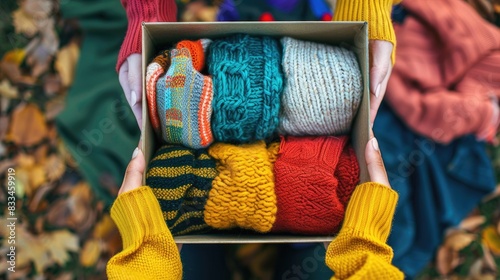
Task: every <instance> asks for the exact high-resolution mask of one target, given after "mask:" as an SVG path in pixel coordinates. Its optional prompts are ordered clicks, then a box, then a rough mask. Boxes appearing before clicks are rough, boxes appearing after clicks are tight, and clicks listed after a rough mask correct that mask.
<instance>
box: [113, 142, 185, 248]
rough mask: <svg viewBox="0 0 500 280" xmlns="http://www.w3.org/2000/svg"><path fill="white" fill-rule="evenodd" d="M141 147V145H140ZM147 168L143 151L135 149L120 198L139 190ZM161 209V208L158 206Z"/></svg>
mask: <svg viewBox="0 0 500 280" xmlns="http://www.w3.org/2000/svg"><path fill="white" fill-rule="evenodd" d="M139 146H140V144H139ZM145 168H146V160H145V159H144V154H143V153H142V151H141V149H139V148H135V150H134V153H133V154H132V160H130V163H129V164H128V166H127V170H126V171H125V177H124V178H123V182H122V186H121V187H120V190H119V191H118V196H120V195H122V194H123V193H125V192H130V191H133V190H135V189H138V188H139V187H141V186H142V174H144V169H145ZM158 207H159V206H158ZM177 249H178V250H179V252H180V251H181V249H182V244H180V243H178V244H177Z"/></svg>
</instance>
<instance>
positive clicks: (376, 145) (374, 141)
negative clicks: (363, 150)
mask: <svg viewBox="0 0 500 280" xmlns="http://www.w3.org/2000/svg"><path fill="white" fill-rule="evenodd" d="M371 141H372V147H373V149H375V151H378V150H379V148H378V141H377V138H375V137H373V138H372V140H371Z"/></svg>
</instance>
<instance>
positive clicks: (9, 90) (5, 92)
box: [0, 79, 19, 99]
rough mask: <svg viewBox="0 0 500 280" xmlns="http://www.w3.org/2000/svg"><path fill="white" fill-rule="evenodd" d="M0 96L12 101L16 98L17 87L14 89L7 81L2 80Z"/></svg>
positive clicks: (17, 93) (17, 94)
mask: <svg viewBox="0 0 500 280" xmlns="http://www.w3.org/2000/svg"><path fill="white" fill-rule="evenodd" d="M0 95H1V96H4V97H7V98H11V99H12V98H17V97H18V96H19V92H18V91H17V87H14V86H13V85H12V84H11V83H10V82H9V81H8V80H7V79H4V80H2V81H1V82H0Z"/></svg>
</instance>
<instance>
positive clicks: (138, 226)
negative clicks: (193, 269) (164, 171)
mask: <svg viewBox="0 0 500 280" xmlns="http://www.w3.org/2000/svg"><path fill="white" fill-rule="evenodd" d="M111 218H112V219H113V221H115V223H116V225H117V226H118V230H119V231H120V234H121V237H122V240H123V250H122V251H121V252H120V253H118V254H116V255H115V256H113V257H112V258H111V259H110V260H109V262H108V264H107V268H106V273H107V276H108V278H109V279H172V280H174V279H175V280H180V279H182V263H181V258H180V255H179V251H178V250H177V246H176V245H175V242H174V239H173V237H172V234H171V233H170V231H169V229H168V228H167V225H166V224H165V221H164V220H163V216H162V212H161V209H160V205H159V204H158V201H157V200H156V197H155V196H154V194H153V192H152V191H151V189H150V188H149V187H140V188H138V189H135V190H133V191H130V192H126V193H123V194H121V195H119V196H118V198H117V199H116V201H115V203H114V204H113V207H112V208H111Z"/></svg>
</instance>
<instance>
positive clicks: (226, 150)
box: [205, 141, 279, 232]
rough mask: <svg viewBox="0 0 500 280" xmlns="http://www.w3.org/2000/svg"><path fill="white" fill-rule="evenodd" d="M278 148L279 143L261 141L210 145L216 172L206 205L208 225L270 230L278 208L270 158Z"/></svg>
mask: <svg viewBox="0 0 500 280" xmlns="http://www.w3.org/2000/svg"><path fill="white" fill-rule="evenodd" d="M278 148H279V145H278V144H272V145H270V146H269V148H267V147H266V143H265V142H264V141H257V142H255V143H251V144H242V145H238V146H237V145H231V144H224V143H214V144H213V145H212V146H210V148H209V154H210V156H212V157H213V158H215V159H216V160H217V171H218V175H217V177H216V178H215V180H214V181H213V183H212V189H211V190H210V194H209V198H208V201H207V204H206V207H205V222H206V223H207V224H208V225H210V226H212V227H214V228H217V229H230V228H234V227H241V228H245V229H253V230H255V231H258V232H268V231H270V230H271V227H272V226H273V223H274V220H275V219H276V211H277V207H276V195H275V193H274V175H273V161H272V160H275V159H276V156H275V155H276V154H277V153H278Z"/></svg>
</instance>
